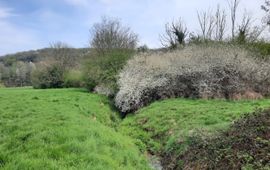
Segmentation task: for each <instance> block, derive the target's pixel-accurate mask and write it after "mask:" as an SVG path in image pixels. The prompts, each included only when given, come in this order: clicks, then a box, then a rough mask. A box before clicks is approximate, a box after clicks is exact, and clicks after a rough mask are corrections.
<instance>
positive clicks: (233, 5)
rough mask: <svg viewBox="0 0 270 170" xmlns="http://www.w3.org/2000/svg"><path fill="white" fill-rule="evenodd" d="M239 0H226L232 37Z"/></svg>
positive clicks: (233, 35)
mask: <svg viewBox="0 0 270 170" xmlns="http://www.w3.org/2000/svg"><path fill="white" fill-rule="evenodd" d="M239 3H240V0H228V4H229V8H230V15H231V24H232V27H231V29H232V30H231V31H232V38H233V39H234V37H235V25H236V13H237V8H238V6H239Z"/></svg>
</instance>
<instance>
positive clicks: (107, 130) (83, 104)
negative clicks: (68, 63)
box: [0, 88, 148, 170]
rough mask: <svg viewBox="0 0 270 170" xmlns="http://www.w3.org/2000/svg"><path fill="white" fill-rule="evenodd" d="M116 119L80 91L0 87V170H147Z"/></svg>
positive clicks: (103, 103) (99, 99) (103, 102)
mask: <svg viewBox="0 0 270 170" xmlns="http://www.w3.org/2000/svg"><path fill="white" fill-rule="evenodd" d="M119 120H120V119H119V117H118V115H117V113H116V112H114V111H112V110H111V109H110V106H109V101H108V99H107V98H105V97H103V96H99V95H95V94H90V93H87V92H85V91H83V90H81V89H52V90H33V89H28V88H26V89H21V88H18V89H0V169H1V168H2V169H12V170H14V169H19V170H22V169H102V170H104V169H148V164H147V162H146V161H145V159H144V157H143V156H142V155H140V153H139V151H138V149H137V148H136V146H135V145H134V144H133V143H132V140H131V139H129V138H128V137H125V136H123V135H121V134H120V133H117V132H116V131H115V130H114V126H115V125H116V123H118V122H119Z"/></svg>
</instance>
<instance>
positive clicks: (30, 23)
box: [0, 0, 264, 55]
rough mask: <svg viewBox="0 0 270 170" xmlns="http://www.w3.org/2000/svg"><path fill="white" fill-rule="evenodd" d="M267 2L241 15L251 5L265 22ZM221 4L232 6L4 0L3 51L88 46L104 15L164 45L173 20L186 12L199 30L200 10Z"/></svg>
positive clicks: (0, 0) (220, 0)
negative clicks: (53, 44) (60, 43)
mask: <svg viewBox="0 0 270 170" xmlns="http://www.w3.org/2000/svg"><path fill="white" fill-rule="evenodd" d="M263 2H264V0H242V1H241V4H240V7H239V13H238V16H239V17H241V16H242V14H243V11H244V10H245V9H246V10H247V11H249V12H250V13H251V14H252V15H253V17H254V18H256V19H257V21H256V22H257V24H260V23H261V18H262V16H263V14H264V13H263V11H262V10H261V8H260V6H261V5H262V4H263ZM217 4H220V6H221V8H224V9H225V10H227V11H228V2H227V0H0V55H4V54H7V53H14V52H18V51H22V50H31V49H38V48H44V47H48V45H49V43H51V42H55V41H63V42H66V43H68V44H70V45H71V46H73V47H87V46H88V41H89V36H90V33H89V29H90V28H91V26H92V25H93V23H95V22H98V21H100V18H101V16H111V17H117V18H120V19H121V21H122V22H123V24H124V25H128V26H130V27H131V28H132V30H133V31H134V32H136V33H138V34H139V38H140V44H147V45H148V46H149V47H152V48H154V47H159V46H160V43H159V34H161V33H162V32H163V31H164V24H165V23H166V22H167V21H171V20H172V19H177V18H178V17H181V18H182V19H183V20H184V21H185V23H186V25H187V26H188V28H189V30H190V31H193V32H196V31H198V30H197V28H198V22H197V11H201V10H208V9H210V10H211V9H212V10H214V9H215V8H216V6H217ZM228 32H229V30H228Z"/></svg>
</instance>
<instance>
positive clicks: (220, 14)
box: [215, 5, 227, 41]
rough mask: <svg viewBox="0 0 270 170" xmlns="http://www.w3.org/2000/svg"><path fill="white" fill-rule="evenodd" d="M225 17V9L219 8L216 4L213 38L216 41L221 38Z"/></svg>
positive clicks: (224, 26)
mask: <svg viewBox="0 0 270 170" xmlns="http://www.w3.org/2000/svg"><path fill="white" fill-rule="evenodd" d="M226 17H227V15H226V12H225V10H221V9H220V6H219V5H218V6H217V10H216V13H215V39H216V40H218V41H222V40H223V37H224V34H225V31H226V30H225V29H226Z"/></svg>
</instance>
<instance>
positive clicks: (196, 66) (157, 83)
mask: <svg viewBox="0 0 270 170" xmlns="http://www.w3.org/2000/svg"><path fill="white" fill-rule="evenodd" d="M269 74H270V64H269V62H267V61H262V59H259V58H255V57H254V56H251V54H250V53H249V52H247V51H246V50H244V49H241V48H237V47H234V46H226V45H220V46H214V45H211V46H208V47H206V46H189V47H186V48H184V49H183V50H178V51H174V52H168V53H152V54H140V55H137V56H135V57H134V58H133V59H131V60H129V61H128V63H127V65H126V66H125V67H124V69H123V70H122V71H121V73H120V75H119V80H118V85H119V92H118V93H117V95H116V97H115V103H116V106H117V107H118V108H119V109H120V110H121V111H122V112H124V113H127V112H132V111H135V110H137V109H139V108H141V107H143V106H145V105H147V104H149V103H151V102H152V101H154V100H159V99H165V98H173V97H187V98H207V99H209V98H226V99H242V98H248V99H259V98H262V96H265V95H269V93H270V88H269V87H270V78H269V76H268V75H269Z"/></svg>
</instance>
